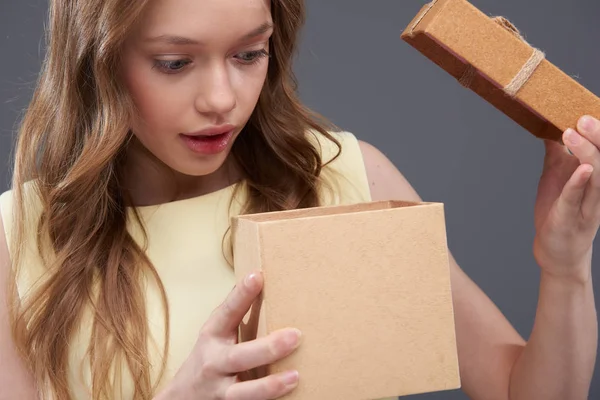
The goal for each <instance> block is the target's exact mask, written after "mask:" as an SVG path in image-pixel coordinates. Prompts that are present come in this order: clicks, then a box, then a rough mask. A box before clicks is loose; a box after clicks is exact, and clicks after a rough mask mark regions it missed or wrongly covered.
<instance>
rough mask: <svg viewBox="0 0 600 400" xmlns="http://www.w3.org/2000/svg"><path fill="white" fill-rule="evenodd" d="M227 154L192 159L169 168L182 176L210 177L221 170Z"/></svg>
mask: <svg viewBox="0 0 600 400" xmlns="http://www.w3.org/2000/svg"><path fill="white" fill-rule="evenodd" d="M228 155H229V153H224V154H218V155H214V156H212V157H206V158H203V159H192V160H189V162H186V163H181V162H176V163H174V165H170V166H169V167H170V168H171V169H172V170H174V171H175V172H178V173H180V174H182V175H187V176H193V177H200V176H207V175H212V174H214V173H216V172H217V171H219V170H220V169H221V168H223V166H224V164H225V161H226V160H227V158H228Z"/></svg>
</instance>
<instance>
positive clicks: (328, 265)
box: [232, 201, 460, 400]
mask: <svg viewBox="0 0 600 400" xmlns="http://www.w3.org/2000/svg"><path fill="white" fill-rule="evenodd" d="M444 218H445V217H444V209H443V205H442V204H439V203H410V202H400V201H390V202H371V203H361V204H353V205H341V206H326V207H316V208H309V209H301V210H293V211H283V212H273V213H264V214H254V215H242V216H237V217H234V218H233V220H232V228H233V245H234V246H233V250H234V254H233V256H234V263H233V264H234V268H235V272H236V277H237V278H238V279H242V278H243V277H244V276H246V275H247V274H248V273H250V272H251V271H253V270H256V269H260V270H261V271H262V273H263V274H264V279H265V285H264V289H263V292H262V295H261V297H260V299H259V300H257V302H256V303H255V304H254V305H253V307H252V310H251V311H250V312H249V313H248V315H247V316H246V319H245V321H244V323H243V324H242V327H241V328H240V340H241V341H247V340H252V339H255V338H257V337H261V336H263V335H266V334H268V333H270V332H273V331H275V330H278V329H282V328H287V327H295V328H298V329H300V330H301V331H302V334H303V335H302V344H301V346H300V347H299V349H298V350H297V351H296V352H295V353H293V354H292V355H291V356H289V357H287V358H285V359H284V360H282V361H280V362H278V363H275V364H273V365H269V366H265V367H264V368H262V369H261V370H260V371H258V370H257V371H254V375H253V377H255V378H256V377H259V376H264V374H266V373H276V372H279V371H284V370H287V369H297V370H298V371H299V373H300V384H299V386H298V387H297V388H296V390H295V391H294V393H293V394H291V395H289V396H287V397H286V398H287V399H303V400H324V399H327V400H332V399H344V400H368V399H381V398H386V397H388V398H389V397H394V396H403V395H409V394H416V393H426V392H435V391H443V390H450V389H457V388H459V387H460V376H459V368H458V357H457V346H456V337H455V326H454V313H453V304H452V294H451V282H450V272H449V252H448V248H447V240H446V228H445V219H444Z"/></svg>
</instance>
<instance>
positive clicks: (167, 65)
mask: <svg viewBox="0 0 600 400" xmlns="http://www.w3.org/2000/svg"><path fill="white" fill-rule="evenodd" d="M190 63H191V61H190V60H155V61H154V67H153V68H156V69H158V70H159V71H161V72H164V73H166V74H176V73H178V72H180V71H181V70H182V69H183V68H185V67H186V66H187V65H188V64H190Z"/></svg>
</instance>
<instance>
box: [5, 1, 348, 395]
mask: <svg viewBox="0 0 600 400" xmlns="http://www.w3.org/2000/svg"><path fill="white" fill-rule="evenodd" d="M146 3H147V0H52V1H50V10H49V35H48V41H47V52H46V58H45V61H44V63H43V66H42V71H41V75H40V78H39V82H38V85H37V88H36V90H35V92H34V95H33V99H32V101H31V104H30V106H29V108H28V110H27V112H26V114H25V116H24V119H23V121H22V125H21V128H20V134H19V138H18V143H17V149H16V160H15V171H14V177H13V190H14V195H15V207H16V208H15V211H16V218H15V220H14V222H15V226H14V235H13V237H12V241H11V248H12V249H13V251H12V253H13V254H12V260H13V264H14V268H13V270H14V274H15V276H16V274H18V271H19V267H20V264H21V261H22V260H23V251H24V250H25V240H26V238H27V237H29V236H28V235H29V234H33V235H34V236H33V237H34V239H35V244H34V246H35V247H37V250H38V251H39V254H41V255H42V256H43V261H44V266H45V268H46V275H45V279H44V280H43V282H42V283H41V284H40V285H39V286H36V288H35V289H36V290H35V291H33V292H32V293H30V294H29V295H28V296H27V297H25V298H23V299H17V298H16V297H15V298H14V299H13V300H14V301H13V302H12V304H13V308H12V317H13V326H14V335H15V340H16V342H17V345H18V348H19V349H20V350H21V353H22V354H23V357H24V359H25V360H26V361H27V362H28V364H29V366H30V368H31V370H32V373H33V375H34V377H35V379H36V382H37V384H38V387H39V389H40V391H41V393H40V397H41V398H56V399H69V398H70V395H69V388H68V378H67V376H68V349H69V340H70V338H72V337H73V334H74V333H75V331H76V330H77V329H78V328H79V325H78V323H79V322H80V321H81V317H82V314H83V312H84V309H85V307H87V306H89V307H91V308H90V310H92V315H93V321H94V322H93V326H92V328H91V329H92V336H91V341H90V343H89V349H88V354H89V356H90V360H91V364H90V365H91V374H92V391H93V398H94V399H99V398H106V397H111V395H112V393H113V389H114V388H113V387H112V383H111V379H110V378H111V375H110V374H111V372H110V371H111V367H112V366H114V364H113V363H114V362H115V361H116V360H117V359H119V360H122V361H124V362H125V365H126V367H127V368H128V370H129V372H130V374H131V377H132V379H133V381H134V384H135V396H134V398H136V399H147V398H151V397H152V395H153V392H154V389H155V385H156V384H157V383H158V382H153V381H152V379H151V366H150V363H149V359H148V355H147V341H146V340H147V335H148V333H149V328H148V325H147V321H146V310H145V304H144V294H143V289H142V287H143V286H142V285H141V282H140V280H141V278H142V277H143V276H150V277H152V278H153V279H155V280H156V282H157V283H158V286H159V288H160V290H161V292H162V299H163V304H164V309H165V318H164V323H165V328H166V332H167V335H166V338H165V343H164V345H165V347H164V349H165V353H164V354H163V362H164V356H165V355H166V354H167V352H168V342H169V335H168V331H169V327H168V325H169V315H168V304H167V296H166V293H165V292H164V288H163V286H162V285H161V284H160V278H159V276H158V274H157V272H156V270H155V269H154V267H153V266H152V264H151V263H150V261H149V260H148V258H147V257H146V256H145V253H144V248H143V246H140V245H138V244H137V243H136V242H135V241H134V240H133V238H132V237H131V236H130V234H129V232H128V230H127V224H128V222H130V221H128V220H127V218H128V217H127V215H128V214H127V206H128V202H127V198H126V196H125V195H124V192H123V190H122V188H121V185H120V177H121V165H122V159H123V157H124V154H125V149H126V147H127V142H128V138H129V137H130V134H131V133H130V131H129V121H130V120H131V119H130V117H131V113H132V110H133V105H132V103H131V100H130V98H129V97H128V94H127V93H126V91H125V90H124V86H123V85H122V82H120V80H119V76H118V74H115V71H118V70H119V51H120V49H121V48H122V44H123V42H124V40H125V38H126V36H127V34H128V30H127V29H128V27H131V26H132V25H134V23H135V21H136V20H137V19H138V17H139V16H140V14H141V12H142V11H143V9H144V7H145V6H146ZM271 10H272V16H273V20H274V25H275V30H274V34H273V37H272V39H271V54H272V57H271V59H270V65H269V71H268V77H267V80H266V83H265V85H264V88H263V91H262V93H261V96H260V99H259V101H258V104H257V107H256V109H255V111H254V113H253V115H252V116H251V118H250V121H249V122H248V124H247V126H246V128H245V132H243V133H242V134H241V135H240V136H239V139H238V141H237V142H236V143H235V145H234V147H233V156H234V157H235V159H236V160H237V162H238V163H239V165H240V166H241V168H242V170H243V172H244V173H245V180H244V181H245V183H246V187H247V190H248V192H247V193H248V194H249V196H248V197H247V204H246V205H245V207H244V212H263V211H276V210H283V209H290V208H299V207H310V206H316V205H319V195H318V193H319V192H318V187H319V176H320V173H321V168H322V167H323V162H322V159H321V156H320V153H319V151H318V149H317V148H316V147H315V145H314V144H313V142H312V141H311V140H309V138H308V136H307V132H314V133H315V134H321V135H324V136H326V137H327V138H328V139H329V140H331V141H333V142H335V143H336V144H337V145H338V147H339V143H338V142H336V141H335V139H334V137H332V136H331V135H330V134H329V133H328V130H330V128H333V126H332V125H328V126H327V128H326V125H325V123H324V122H322V121H319V120H318V119H317V118H316V115H315V114H313V113H311V112H310V111H309V110H307V109H306V108H305V107H303V106H302V105H301V104H300V102H299V100H298V98H297V94H296V82H295V79H294V76H293V73H292V70H291V69H292V57H293V55H294V53H295V50H296V42H297V36H298V33H299V30H300V28H301V26H302V25H303V23H304V18H305V10H304V4H303V1H302V0H272V4H271ZM259 154H260V157H257V156H258V155H259ZM29 184H33V186H32V187H33V188H34V189H35V192H34V193H35V199H32V198H30V197H29V196H27V194H28V193H30V192H31V191H28V190H23V189H24V186H25V185H29ZM32 201H36V202H40V203H41V206H38V207H35V206H33V205H32ZM137 222H138V223H139V218H138V221H137ZM13 281H14V280H13ZM12 289H15V288H14V287H13V288H12ZM11 293H13V290H11ZM163 368H164V364H163ZM115 370H116V371H119V368H116V369H115Z"/></svg>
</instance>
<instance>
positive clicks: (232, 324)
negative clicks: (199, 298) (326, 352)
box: [157, 273, 300, 400]
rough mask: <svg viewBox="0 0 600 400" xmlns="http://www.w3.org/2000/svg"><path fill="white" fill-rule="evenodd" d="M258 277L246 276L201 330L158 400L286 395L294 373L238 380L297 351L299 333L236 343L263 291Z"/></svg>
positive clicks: (232, 399)
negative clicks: (249, 371) (240, 327)
mask: <svg viewBox="0 0 600 400" xmlns="http://www.w3.org/2000/svg"><path fill="white" fill-rule="evenodd" d="M262 284H263V280H262V276H261V275H260V274H259V273H255V274H251V275H249V276H248V277H247V278H246V279H245V280H244V281H243V282H241V283H240V284H238V285H236V287H235V288H234V289H233V291H232V292H231V293H230V294H229V296H228V297H227V299H226V300H225V302H224V303H222V304H221V306H220V307H219V308H217V309H216V310H215V311H214V312H213V314H212V315H211V317H210V318H209V320H208V321H207V322H206V323H205V324H204V326H203V327H202V330H201V332H200V335H199V337H198V340H197V342H196V345H195V346H194V349H193V350H192V353H191V355H190V356H189V358H188V359H187V360H186V361H185V362H184V364H183V365H182V367H181V369H180V370H179V371H178V372H177V374H176V376H175V378H174V379H173V382H172V383H171V384H170V385H169V386H168V387H167V388H166V389H165V391H164V392H163V393H161V394H160V395H159V396H158V397H157V399H163V398H164V399H169V400H173V399H177V400H188V399H189V400H192V399H193V400H197V399H202V400H213V399H219V400H221V399H224V400H268V399H277V398H279V397H281V396H283V395H284V394H287V393H289V392H291V391H292V390H293V389H294V388H295V387H296V386H297V384H298V374H297V372H296V371H289V372H283V373H280V374H276V375H269V376H266V377H263V378H260V379H255V380H249V381H242V380H241V379H240V377H239V375H240V374H242V373H244V372H246V371H248V370H251V369H254V368H258V367H261V366H264V365H267V364H271V363H273V362H275V361H278V360H280V359H282V358H284V357H286V356H288V355H289V354H291V353H292V352H293V351H294V350H295V349H296V348H297V346H298V343H299V339H300V337H299V332H298V331H297V330H295V329H285V330H281V331H277V332H273V333H272V334H270V335H268V336H266V337H262V338H259V339H256V340H253V341H249V342H245V343H237V338H238V326H239V325H240V323H241V322H242V320H243V318H244V316H245V315H246V313H247V312H248V310H249V309H250V307H251V306H252V303H253V302H254V300H255V299H256V297H257V296H258V294H259V293H260V291H261V290H262Z"/></svg>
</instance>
